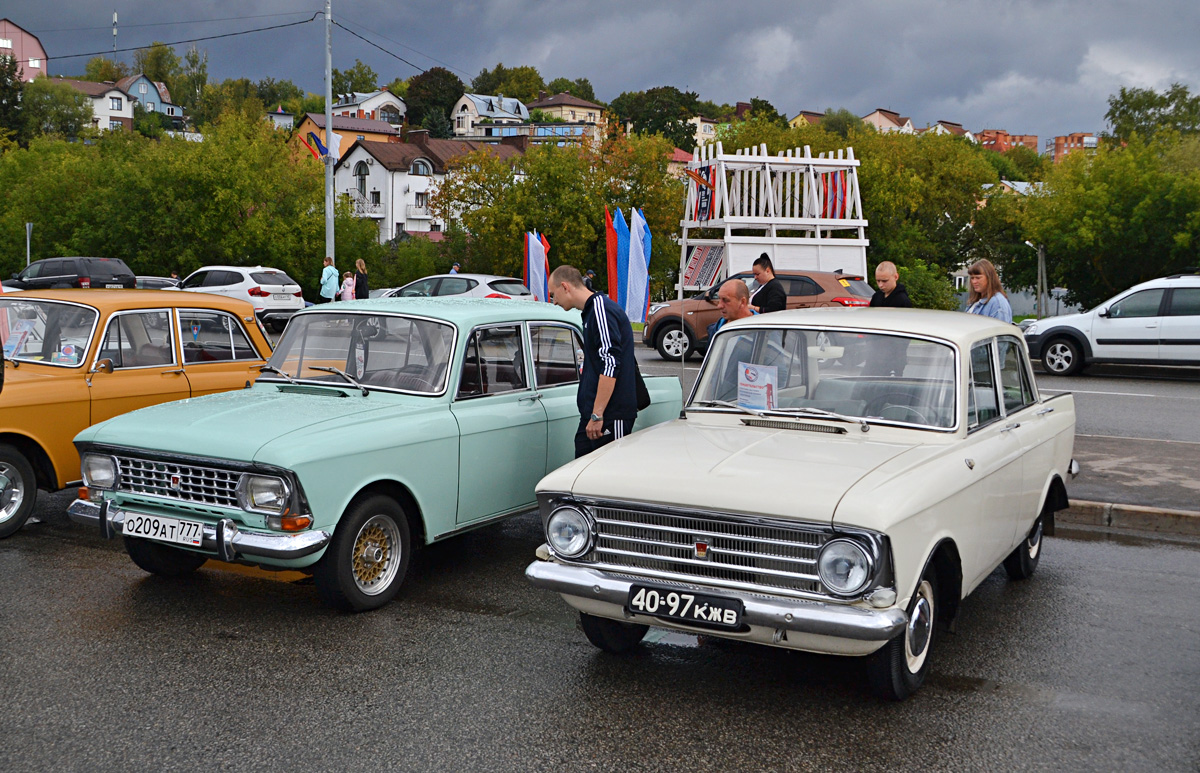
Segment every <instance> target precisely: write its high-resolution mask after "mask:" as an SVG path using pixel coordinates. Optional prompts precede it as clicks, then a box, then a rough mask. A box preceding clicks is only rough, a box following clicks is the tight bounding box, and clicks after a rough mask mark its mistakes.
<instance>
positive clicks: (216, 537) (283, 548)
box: [67, 499, 332, 561]
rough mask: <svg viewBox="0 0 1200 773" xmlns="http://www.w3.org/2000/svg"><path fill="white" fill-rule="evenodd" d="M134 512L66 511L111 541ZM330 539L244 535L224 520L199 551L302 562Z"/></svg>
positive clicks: (86, 507) (87, 504)
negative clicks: (93, 527)
mask: <svg viewBox="0 0 1200 773" xmlns="http://www.w3.org/2000/svg"><path fill="white" fill-rule="evenodd" d="M134 512H135V511H133V510H127V509H125V508H122V507H119V506H118V505H115V504H113V503H112V502H111V501H109V500H105V501H104V502H103V503H100V502H92V501H89V500H85V499H76V500H75V501H74V502H72V503H71V505H70V506H69V507H68V508H67V514H68V515H69V516H71V520H73V521H75V522H76V523H80V524H83V525H85V526H98V527H99V528H100V534H101V535H102V536H104V537H105V538H108V539H111V538H112V537H115V536H117V535H119V534H121V533H122V531H123V529H122V527H123V525H124V523H125V516H126V514H127V513H134ZM331 538H332V535H331V534H329V533H328V532H324V531H304V532H299V533H296V534H264V533H262V532H250V531H241V530H240V529H238V526H237V524H236V523H234V521H233V520H232V519H229V518H222V519H221V520H220V521H218V522H217V523H216V524H215V525H208V524H205V525H204V540H203V543H202V544H201V545H200V550H202V551H205V552H210V553H214V554H216V555H217V556H218V557H219V558H220V559H221V560H222V561H236V560H238V559H239V558H240V557H243V556H245V557H255V558H275V559H290V558H303V557H304V556H308V555H312V554H313V553H316V552H317V551H319V550H321V549H322V548H324V547H325V546H326V545H328V544H329V540H330V539H331ZM164 544H166V543H164Z"/></svg>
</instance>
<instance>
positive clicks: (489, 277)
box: [404, 272, 525, 287]
mask: <svg viewBox="0 0 1200 773" xmlns="http://www.w3.org/2000/svg"><path fill="white" fill-rule="evenodd" d="M449 276H456V277H461V278H464V279H474V280H476V281H479V282H494V281H496V280H497V279H503V280H505V281H508V282H521V284H525V283H524V282H522V281H521V280H520V279H518V278H517V277H515V276H498V275H496V274H463V273H461V272H460V273H458V274H430V275H429V276H423V277H421V278H420V279H414V280H413V281H412V282H409V283H408V284H406V285H404V286H405V287H408V285H410V284H414V283H416V282H423V281H425V280H426V279H437V278H439V277H449Z"/></svg>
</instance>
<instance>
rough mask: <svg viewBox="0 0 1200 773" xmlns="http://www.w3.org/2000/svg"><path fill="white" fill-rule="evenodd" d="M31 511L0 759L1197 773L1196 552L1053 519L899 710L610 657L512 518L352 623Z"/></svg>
mask: <svg viewBox="0 0 1200 773" xmlns="http://www.w3.org/2000/svg"><path fill="white" fill-rule="evenodd" d="M68 500H69V496H68V495H63V494H60V495H56V496H44V495H43V497H42V498H41V502H40V503H39V505H40V506H39V511H38V512H39V514H40V515H41V516H42V517H43V519H44V522H42V523H36V524H30V525H28V526H26V528H24V529H23V530H21V532H19V533H18V534H17V535H15V536H14V537H12V538H10V539H8V540H5V541H2V542H0V586H2V587H3V588H4V589H5V591H4V594H3V597H2V600H0V707H3V709H2V710H3V717H4V721H3V727H4V739H3V743H2V744H0V770H5V771H41V770H56V771H58V770H88V771H106V770H129V769H151V770H250V769H258V770H261V769H276V770H297V771H309V770H313V771H322V770H339V771H357V770H406V771H410V770H411V771H425V770H430V771H434V770H436V771H444V770H471V771H525V770H529V771H542V770H552V771H575V770H588V771H591V770H596V771H630V770H636V771H681V770H687V771H754V770H772V771H775V770H782V771H792V770H797V771H799V770H889V771H890V770H914V769H922V770H955V771H961V770H987V771H993V770H1058V771H1062V770H1071V771H1073V770H1089V771H1091V770H1121V771H1137V770H1147V771H1151V770H1153V771H1195V770H1197V769H1198V768H1200V594H1198V593H1197V590H1200V541H1196V540H1186V539H1177V540H1173V541H1172V540H1161V539H1159V540H1153V541H1152V540H1149V539H1142V538H1138V537H1119V538H1118V537H1112V536H1110V535H1107V534H1105V533H1103V532H1099V531H1085V530H1078V529H1077V530H1074V531H1071V532H1069V533H1066V532H1061V531H1060V536H1058V537H1054V538H1048V539H1047V541H1046V544H1045V552H1044V555H1043V559H1042V562H1041V566H1040V567H1039V569H1038V572H1037V574H1036V575H1035V576H1034V577H1033V578H1032V579H1031V580H1029V581H1027V582H1023V583H1012V582H1009V581H1008V580H1007V579H1006V578H1005V576H1004V574H1003V571H1002V570H1001V571H998V572H996V573H994V574H993V575H992V576H990V577H989V578H988V579H987V580H986V581H985V582H984V583H983V584H982V585H981V586H980V587H979V588H978V589H977V590H976V591H975V593H974V594H972V595H971V596H970V597H969V598H968V599H967V600H966V601H965V602H964V604H963V608H962V614H961V617H960V620H959V623H958V626H957V631H956V632H955V633H953V634H946V635H943V636H942V637H941V638H940V640H939V641H938V642H937V647H936V649H935V652H934V655H933V658H934V659H933V662H932V673H931V676H930V679H929V681H928V683H927V684H926V685H925V687H924V688H923V689H922V690H921V691H920V692H919V693H918V694H917V695H916V696H914V697H913V698H911V699H910V700H908V701H907V702H905V703H902V704H886V703H881V702H879V701H878V700H876V699H875V698H873V697H871V696H870V695H869V694H868V692H867V691H866V688H865V685H864V681H863V678H862V673H861V668H860V665H859V663H858V662H856V661H854V660H849V659H846V660H843V659H837V658H830V657H818V656H813V655H806V654H802V653H794V652H788V651H784V650H775V649H771V648H765V647H756V646H753V645H743V644H738V643H724V642H701V641H698V640H697V639H696V638H695V637H691V636H683V635H679V634H670V635H665V636H664V635H662V632H657V633H654V632H652V638H655V639H657V640H656V641H652V642H649V643H646V644H644V645H643V646H642V647H641V648H640V651H639V652H637V653H636V654H635V655H633V656H631V657H625V658H621V657H614V656H610V655H606V654H603V653H601V652H599V651H598V650H595V649H594V648H592V646H591V645H590V644H588V643H587V641H586V639H585V638H584V637H583V634H582V633H581V632H580V631H578V630H577V628H576V623H575V619H574V616H573V615H572V614H571V612H570V611H569V609H568V607H567V606H566V604H565V603H563V602H562V601H561V600H560V599H559V598H558V597H557V596H556V595H554V594H550V593H546V592H542V591H537V590H534V589H533V588H531V587H529V586H528V585H527V584H526V583H525V580H524V578H523V574H522V572H523V569H524V567H525V566H526V564H528V563H529V561H530V560H531V559H532V556H533V551H534V549H535V548H536V546H537V545H538V544H539V543H540V542H541V534H540V529H539V526H538V523H537V520H536V518H535V517H534V516H531V515H530V516H521V517H518V518H516V519H513V520H510V521H508V522H507V523H504V524H500V525H497V526H493V527H488V528H486V529H483V530H481V531H477V532H475V533H472V534H469V535H466V536H463V537H459V538H456V539H453V540H450V541H448V542H445V543H442V544H439V545H437V546H434V547H432V548H427V549H425V550H423V551H421V552H420V553H418V554H417V556H416V558H415V561H414V564H413V567H412V571H411V573H410V576H409V580H408V582H407V583H406V585H405V586H404V588H403V589H402V590H401V593H400V597H399V598H398V599H397V600H396V601H395V602H393V603H392V604H390V605H388V606H387V607H385V608H383V609H381V610H378V611H376V612H372V613H367V614H360V615H345V614H339V613H335V612H331V611H329V610H327V609H325V608H323V607H321V606H320V604H319V603H318V601H317V597H316V593H315V591H314V589H313V587H312V585H311V584H310V583H309V582H307V581H304V580H301V581H294V582H280V581H278V579H266V578H261V577H257V576H250V575H247V574H244V573H236V572H233V571H229V570H227V569H225V568H222V567H221V566H220V565H215V564H210V565H209V566H206V567H205V568H203V569H201V570H200V571H199V572H198V573H197V574H196V575H195V576H193V577H191V578H187V579H185V580H167V579H163V578H156V577H151V576H148V575H146V574H144V573H143V572H141V571H140V570H139V569H137V568H136V567H135V566H134V565H133V564H132V563H131V562H130V561H129V559H128V558H127V557H126V556H125V554H124V553H123V552H122V551H121V550H120V547H119V544H118V543H106V542H102V541H101V540H100V539H99V538H98V537H97V536H95V535H93V534H92V533H91V531H90V530H87V529H84V528H83V527H80V526H77V525H75V524H72V523H70V522H68V521H67V520H66V518H65V516H63V515H62V514H61V513H62V508H63V507H65V505H66V503H67V502H68Z"/></svg>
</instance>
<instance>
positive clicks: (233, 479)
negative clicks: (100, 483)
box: [117, 456, 241, 508]
mask: <svg viewBox="0 0 1200 773" xmlns="http://www.w3.org/2000/svg"><path fill="white" fill-rule="evenodd" d="M117 465H118V466H119V469H120V474H121V483H120V485H119V486H118V487H117V490H118V491H121V492H124V493H128V494H144V495H150V496H156V497H167V498H169V499H178V500H180V501H183V502H196V503H201V504H206V505H217V506H220V507H233V508H236V507H237V506H238V502H237V485H238V480H239V479H240V478H241V473H239V472H234V471H232V470H221V469H217V468H215V467H200V466H197V465H194V464H178V463H175V462H160V461H155V460H153V459H137V458H134V457H130V456H118V457H117Z"/></svg>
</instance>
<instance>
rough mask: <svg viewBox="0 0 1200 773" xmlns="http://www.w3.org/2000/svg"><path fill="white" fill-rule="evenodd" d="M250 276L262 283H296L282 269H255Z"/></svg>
mask: <svg viewBox="0 0 1200 773" xmlns="http://www.w3.org/2000/svg"><path fill="white" fill-rule="evenodd" d="M250 278H251V279H253V280H254V281H255V282H257V283H258V284H260V285H294V284H296V282H295V281H294V280H293V279H292V278H291V277H290V276H288V275H287V274H285V273H283V272H282V271H255V272H253V273H251V274H250Z"/></svg>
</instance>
